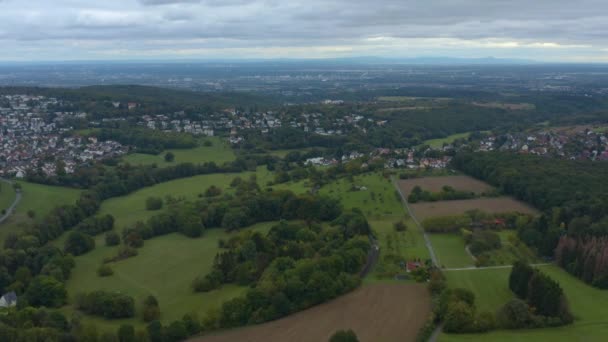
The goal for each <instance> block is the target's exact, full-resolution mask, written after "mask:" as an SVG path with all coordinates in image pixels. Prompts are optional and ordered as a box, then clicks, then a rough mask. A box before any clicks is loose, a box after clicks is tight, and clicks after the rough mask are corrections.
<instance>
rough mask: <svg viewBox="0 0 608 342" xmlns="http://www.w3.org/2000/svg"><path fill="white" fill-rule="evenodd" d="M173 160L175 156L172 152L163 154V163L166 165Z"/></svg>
mask: <svg viewBox="0 0 608 342" xmlns="http://www.w3.org/2000/svg"><path fill="white" fill-rule="evenodd" d="M174 160H175V155H174V154H173V152H167V153H165V161H166V162H167V163H172V162H173V161H174Z"/></svg>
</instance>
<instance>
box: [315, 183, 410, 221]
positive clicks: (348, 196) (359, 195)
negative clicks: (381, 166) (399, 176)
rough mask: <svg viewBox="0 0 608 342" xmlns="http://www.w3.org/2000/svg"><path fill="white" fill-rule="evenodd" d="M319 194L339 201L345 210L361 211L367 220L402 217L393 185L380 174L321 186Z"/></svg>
mask: <svg viewBox="0 0 608 342" xmlns="http://www.w3.org/2000/svg"><path fill="white" fill-rule="evenodd" d="M353 187H356V188H358V189H354V188H353ZM361 187H364V188H361ZM319 193H320V194H322V195H328V196H331V197H334V198H337V199H339V200H340V201H341V202H342V204H343V205H344V207H345V208H359V209H361V210H362V211H363V213H364V214H365V216H366V217H367V219H368V220H381V219H395V218H400V217H403V215H404V210H403V207H402V205H401V202H399V200H398V199H397V193H396V190H395V188H394V187H393V184H392V183H391V181H390V180H389V179H386V178H384V177H382V175H381V174H380V173H367V174H364V175H360V176H356V177H354V180H353V182H350V181H348V179H346V178H342V179H339V180H337V181H335V182H332V183H330V184H327V185H325V186H323V187H322V188H321V189H320V190H319Z"/></svg>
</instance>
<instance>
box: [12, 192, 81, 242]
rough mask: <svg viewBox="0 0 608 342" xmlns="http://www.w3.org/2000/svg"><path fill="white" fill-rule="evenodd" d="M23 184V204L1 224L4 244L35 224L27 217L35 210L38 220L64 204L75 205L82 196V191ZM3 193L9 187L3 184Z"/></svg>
mask: <svg viewBox="0 0 608 342" xmlns="http://www.w3.org/2000/svg"><path fill="white" fill-rule="evenodd" d="M18 183H19V184H21V194H22V197H21V202H19V204H18V205H17V208H15V212H14V213H13V215H11V216H10V217H9V218H8V219H7V220H6V221H4V222H3V223H2V224H0V241H1V242H2V243H3V242H4V239H5V238H6V236H7V235H8V234H10V233H16V232H19V231H21V230H23V229H24V228H25V227H26V226H27V225H29V224H31V223H32V222H33V220H32V219H30V218H29V217H28V216H27V212H28V211H29V210H33V211H34V213H35V215H36V216H35V218H34V220H36V219H41V218H43V217H44V216H46V215H47V214H48V213H49V212H50V211H51V209H53V208H54V207H56V206H59V205H64V204H74V203H76V200H77V199H78V196H79V195H80V190H77V189H70V188H66V187H59V186H49V185H41V184H34V183H28V182H22V181H19V182H18ZM2 186H3V191H5V190H6V188H7V187H8V185H6V184H5V183H2Z"/></svg>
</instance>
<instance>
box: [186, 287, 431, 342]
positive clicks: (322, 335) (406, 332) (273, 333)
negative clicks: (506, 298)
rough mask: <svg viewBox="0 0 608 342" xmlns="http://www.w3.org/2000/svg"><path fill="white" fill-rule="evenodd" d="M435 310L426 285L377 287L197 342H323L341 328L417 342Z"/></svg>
mask: <svg viewBox="0 0 608 342" xmlns="http://www.w3.org/2000/svg"><path fill="white" fill-rule="evenodd" d="M430 309H431V302H430V296H429V293H428V290H427V289H426V286H425V285H424V284H372V285H366V286H363V287H360V288H358V289H357V290H355V291H353V292H351V293H349V294H346V295H344V296H341V297H339V298H337V299H335V300H332V301H331V302H328V303H325V304H321V305H317V306H314V307H312V308H310V309H308V310H305V311H302V312H298V313H296V314H293V315H290V316H288V317H285V318H282V319H279V320H276V321H273V322H269V323H265V324H261V325H256V326H252V327H245V328H241V329H236V330H231V331H227V332H223V333H218V334H215V335H209V336H203V337H200V338H197V339H195V340H194V341H199V342H229V341H248V342H279V341H280V342H283V341H291V342H308V341H310V342H313V341H314V342H317V341H328V340H329V338H330V337H331V335H332V334H333V333H335V332H336V331H337V330H341V329H344V330H346V329H352V330H353V331H355V333H356V334H357V337H358V338H359V340H360V341H414V340H416V335H417V334H418V331H419V330H420V328H421V327H422V326H423V325H424V323H425V322H426V319H427V318H428V315H429V312H430Z"/></svg>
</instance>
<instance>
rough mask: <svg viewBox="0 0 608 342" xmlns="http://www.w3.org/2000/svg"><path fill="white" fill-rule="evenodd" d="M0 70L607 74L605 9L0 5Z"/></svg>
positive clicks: (552, 5) (526, 3) (518, 2)
mask: <svg viewBox="0 0 608 342" xmlns="http://www.w3.org/2000/svg"><path fill="white" fill-rule="evenodd" d="M0 44H2V45H1V46H2V47H1V50H0V60H4V61H22V60H31V61H35V60H102V59H108V60H110V59H112V60H115V59H198V58H286V57H287V58H323V57H353V56H386V57H417V56H452V57H485V56H495V57H504V58H527V59H536V60H544V61H572V62H608V2H607V1H606V0H416V1H414V0H0Z"/></svg>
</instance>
